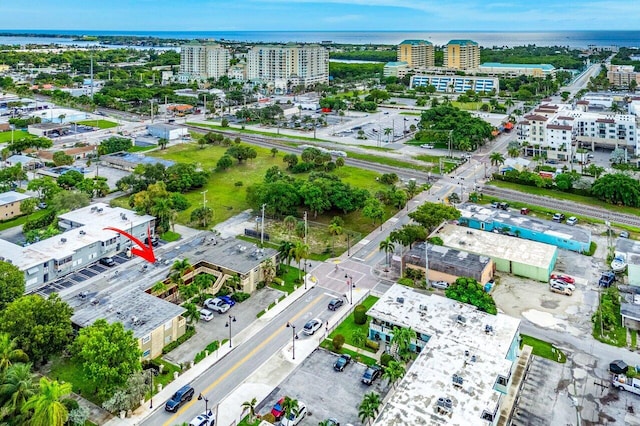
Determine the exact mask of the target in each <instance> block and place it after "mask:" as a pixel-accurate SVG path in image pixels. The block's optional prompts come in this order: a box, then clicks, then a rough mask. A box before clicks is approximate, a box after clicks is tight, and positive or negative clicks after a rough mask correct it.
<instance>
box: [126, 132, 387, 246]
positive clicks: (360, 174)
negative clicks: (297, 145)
mask: <svg viewBox="0 0 640 426" xmlns="http://www.w3.org/2000/svg"><path fill="white" fill-rule="evenodd" d="M254 148H255V149H256V151H257V153H258V157H257V158H256V159H254V160H250V161H246V162H244V163H242V164H238V163H237V162H234V165H233V166H232V167H231V168H230V169H228V170H227V171H225V172H215V171H214V172H212V174H211V178H210V179H209V181H208V182H207V185H206V186H205V187H204V188H202V190H197V191H191V192H189V193H186V194H184V195H185V197H186V198H187V199H188V200H189V202H190V203H191V207H190V208H189V209H187V210H185V211H183V212H180V213H179V214H178V223H183V224H188V223H189V219H190V215H191V212H192V211H193V209H195V208H197V207H199V206H201V205H202V194H201V192H202V191H203V190H208V193H207V202H208V204H207V205H208V206H209V207H212V208H213V212H214V219H213V223H212V225H213V224H216V223H220V222H222V221H224V220H226V219H228V218H230V217H231V216H234V215H236V214H238V213H240V212H242V211H244V210H247V209H249V208H250V205H249V203H248V202H247V200H246V191H247V187H249V186H251V185H253V184H256V183H260V182H262V181H263V179H264V174H265V172H266V171H267V169H269V168H270V167H272V166H278V167H280V169H281V170H285V164H284V162H283V161H282V158H283V157H284V155H285V154H284V153H282V152H279V153H278V154H276V156H275V157H274V156H273V155H272V154H271V151H270V149H267V148H262V147H258V146H254ZM226 150H227V147H222V146H206V147H205V148H204V149H201V148H200V147H199V146H198V145H197V144H196V143H188V144H180V145H177V146H173V147H170V148H169V149H166V150H161V151H153V152H152V153H150V154H149V155H151V156H153V157H158V158H165V159H168V160H173V161H176V162H181V163H197V164H198V165H199V166H200V167H202V168H203V169H204V170H212V169H214V168H215V166H216V163H217V161H218V160H219V159H220V157H222V155H223V154H224V153H225V152H226ZM376 158H378V157H376ZM334 174H335V175H336V176H338V177H340V179H342V181H343V182H345V183H348V184H350V185H352V186H355V187H358V188H363V189H367V190H368V191H369V192H371V193H372V194H373V193H375V192H376V191H378V190H381V189H384V188H385V186H384V185H382V184H381V183H379V182H378V181H376V177H378V176H379V173H377V172H373V171H369V170H362V169H359V168H356V167H349V166H344V167H340V168H339V169H336V170H335V171H334ZM294 176H295V177H297V178H305V177H306V174H300V175H294ZM231 185H236V186H235V187H233V188H232V189H230V187H231ZM127 200H128V196H125V197H121V198H119V199H117V200H116V201H115V203H114V204H116V205H123V204H122V203H125V204H126V203H127ZM389 213H390V211H389V212H388V213H387V214H388V215H389ZM394 213H395V212H394ZM336 214H337V213H336V212H329V213H327V214H326V215H325V216H318V218H314V219H313V221H316V222H320V223H329V221H330V220H331V218H332V217H333V216H335V215H336ZM343 218H344V220H345V229H349V230H351V231H355V232H360V233H365V234H368V233H369V232H370V231H371V230H372V229H373V226H372V223H371V222H370V221H369V220H366V219H363V218H362V216H361V214H360V212H353V213H350V214H348V215H344V216H343Z"/></svg>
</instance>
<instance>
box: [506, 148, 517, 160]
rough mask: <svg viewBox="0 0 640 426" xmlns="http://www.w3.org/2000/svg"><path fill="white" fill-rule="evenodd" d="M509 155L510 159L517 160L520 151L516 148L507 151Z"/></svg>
mask: <svg viewBox="0 0 640 426" xmlns="http://www.w3.org/2000/svg"><path fill="white" fill-rule="evenodd" d="M507 154H509V157H511V158H516V157H517V156H519V155H520V149H519V148H516V147H511V148H509V149H508V150H507Z"/></svg>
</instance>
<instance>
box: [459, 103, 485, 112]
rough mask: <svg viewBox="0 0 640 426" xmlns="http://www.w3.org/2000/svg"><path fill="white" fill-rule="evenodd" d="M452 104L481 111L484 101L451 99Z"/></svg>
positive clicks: (466, 109) (464, 108) (467, 109)
mask: <svg viewBox="0 0 640 426" xmlns="http://www.w3.org/2000/svg"><path fill="white" fill-rule="evenodd" d="M451 105H453V106H454V107H457V108H460V109H463V110H465V111H479V110H480V107H481V106H482V102H458V101H451Z"/></svg>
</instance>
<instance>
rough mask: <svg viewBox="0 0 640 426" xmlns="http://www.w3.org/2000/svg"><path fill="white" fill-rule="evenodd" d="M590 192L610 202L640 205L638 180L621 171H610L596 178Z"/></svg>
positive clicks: (639, 184)
mask: <svg viewBox="0 0 640 426" xmlns="http://www.w3.org/2000/svg"><path fill="white" fill-rule="evenodd" d="M591 193H592V194H593V195H594V196H595V197H597V198H599V199H601V200H604V201H606V202H608V203H611V204H619V205H623V206H630V207H638V206H639V205H640V204H639V203H640V182H638V181H637V180H636V179H634V178H632V177H631V176H628V175H626V174H623V173H612V174H608V175H604V176H602V177H601V178H599V179H597V180H596V181H595V182H594V183H593V186H592V187H591Z"/></svg>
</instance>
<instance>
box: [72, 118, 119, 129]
mask: <svg viewBox="0 0 640 426" xmlns="http://www.w3.org/2000/svg"><path fill="white" fill-rule="evenodd" d="M77 124H80V125H83V126H92V127H97V128H99V129H113V128H114V127H118V123H114V122H113V121H109V120H83V121H78V122H77Z"/></svg>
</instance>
